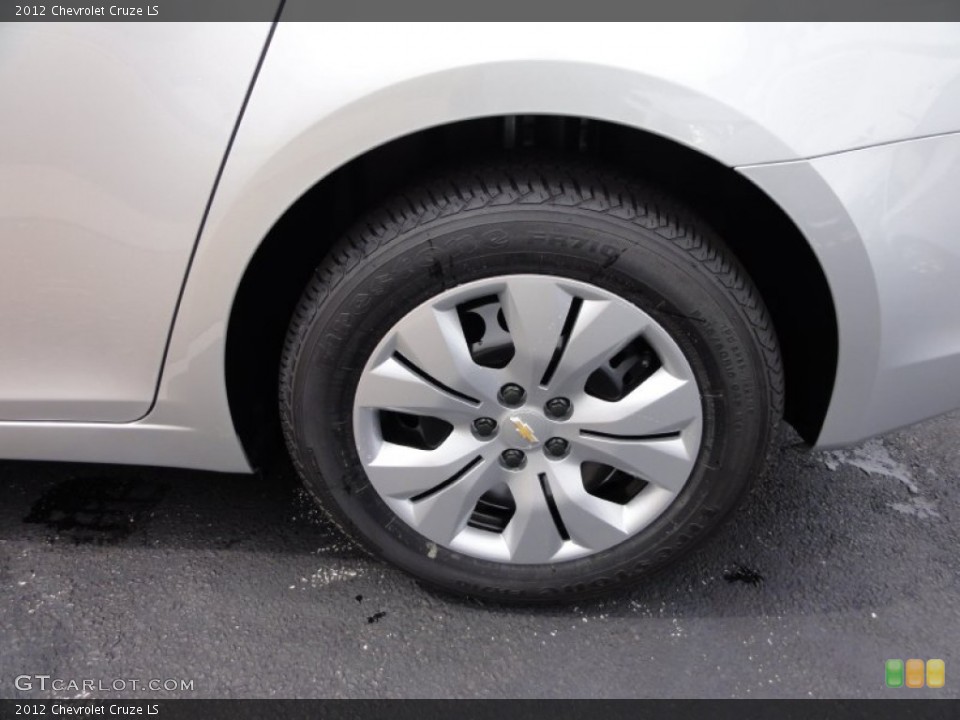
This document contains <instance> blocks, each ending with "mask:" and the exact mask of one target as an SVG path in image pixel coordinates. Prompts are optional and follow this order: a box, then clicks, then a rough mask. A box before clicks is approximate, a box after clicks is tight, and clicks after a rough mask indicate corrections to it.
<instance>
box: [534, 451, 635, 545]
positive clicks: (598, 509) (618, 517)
mask: <svg viewBox="0 0 960 720" xmlns="http://www.w3.org/2000/svg"><path fill="white" fill-rule="evenodd" d="M547 480H548V481H549V483H550V489H551V490H552V491H553V498H554V501H555V502H556V504H557V511H558V512H559V514H560V517H561V518H562V519H563V524H564V526H565V527H566V529H567V532H568V533H569V534H570V539H571V540H573V541H574V542H575V543H577V544H578V545H581V546H583V547H585V548H590V549H592V550H600V549H603V548H606V547H609V546H611V545H614V544H616V543H619V542H622V541H623V540H625V539H626V538H627V537H628V536H629V533H628V532H627V530H626V528H625V526H624V508H623V506H622V505H618V504H617V503H613V502H610V501H608V500H603V499H601V498H598V497H594V496H593V495H590V494H589V493H588V492H587V491H586V490H585V489H584V487H583V476H582V475H581V474H580V466H579V464H575V463H573V462H560V463H550V464H549V469H548V471H547Z"/></svg>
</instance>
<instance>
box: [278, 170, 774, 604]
mask: <svg viewBox="0 0 960 720" xmlns="http://www.w3.org/2000/svg"><path fill="white" fill-rule="evenodd" d="M512 273H539V274H552V275H561V276H566V277H569V278H572V279H576V280H582V281H586V282H590V283H593V284H595V285H599V286H600V287H602V288H605V289H607V290H609V291H611V292H614V293H616V294H618V295H620V296H621V297H624V298H626V299H627V300H629V301H631V302H633V303H635V304H636V305H637V306H639V307H640V308H641V309H643V310H644V311H645V312H647V313H648V314H650V315H651V316H653V317H654V318H655V319H656V320H657V321H658V322H659V323H661V325H662V326H663V327H664V328H666V329H667V331H668V332H669V333H670V335H671V336H672V337H673V339H674V340H675V341H676V342H677V344H678V345H679V346H680V347H681V348H682V350H683V351H684V353H685V355H686V356H687V360H688V362H689V363H690V365H691V367H692V368H693V370H694V373H695V375H696V377H697V380H698V384H699V386H700V388H701V400H702V405H703V434H702V444H701V449H700V454H699V456H698V459H697V462H696V464H695V467H694V470H693V471H692V474H691V476H690V479H689V480H688V482H687V484H686V486H685V487H684V489H683V491H682V492H681V493H680V495H679V496H678V497H677V498H676V500H675V501H674V502H673V504H672V505H671V506H670V507H669V508H668V509H667V510H666V511H665V512H664V513H663V514H662V515H661V516H660V517H659V518H658V519H657V520H656V521H655V522H653V523H652V524H651V525H650V526H648V527H647V528H645V529H644V530H642V531H641V532H639V533H638V534H636V535H634V536H633V537H631V538H630V539H628V540H626V541H624V542H622V543H620V544H619V545H616V546H614V547H612V548H609V549H608V550H605V551H602V552H600V553H597V554H595V555H590V556H587V557H584V558H580V559H576V560H569V561H566V562H560V563H554V564H542V565H517V564H509V563H497V562H492V561H487V560H480V559H476V558H472V557H469V556H465V555H463V554H460V553H457V552H453V551H451V550H448V549H446V548H444V547H437V546H436V545H434V544H433V543H430V542H428V541H427V539H426V538H424V537H423V536H422V535H420V534H419V533H417V532H415V531H414V530H413V529H412V528H411V527H409V526H408V525H407V524H406V523H404V522H402V521H401V520H400V519H399V518H398V517H397V516H395V515H394V514H393V512H392V511H391V510H390V509H389V508H388V507H387V505H386V504H385V503H384V502H383V501H382V500H381V498H380V496H379V495H378V494H377V492H376V491H374V489H373V488H372V486H371V485H370V483H369V481H368V480H367V478H366V475H365V473H364V471H363V469H362V466H361V462H360V460H359V458H358V456H357V450H356V446H355V443H354V438H353V428H352V421H351V416H352V407H353V399H354V393H355V390H356V386H357V382H358V379H359V376H360V373H361V370H362V368H363V367H364V364H365V362H366V361H367V359H368V357H369V356H370V353H371V352H372V350H373V348H374V347H375V346H376V345H377V343H378V342H379V341H380V339H381V338H382V337H383V335H384V334H385V333H386V332H387V331H388V330H389V328H391V327H392V326H393V325H394V324H395V323H396V322H397V321H398V320H399V319H400V318H401V317H403V316H404V315H405V314H406V313H407V312H409V311H410V310H411V309H413V308H414V307H416V306H418V305H419V304H420V303H422V302H424V301H426V300H427V299H429V298H430V297H432V296H434V295H436V294H438V293H440V292H442V291H444V290H445V289H447V288H449V287H452V286H455V285H459V284H462V283H465V282H469V281H472V280H477V279H480V278H484V277H490V276H494V275H506V274H512ZM280 385H281V393H280V398H281V401H280V404H281V417H282V420H283V428H284V433H285V436H286V440H287V444H288V446H289V449H290V452H291V454H292V456H293V460H294V463H295V465H296V467H297V468H298V470H299V472H300V474H301V475H302V477H303V480H304V482H305V484H306V487H307V488H308V489H309V491H310V492H311V493H312V494H313V495H314V497H315V498H316V499H317V501H318V502H319V503H320V505H321V506H322V507H323V508H324V509H325V510H326V511H327V513H328V514H329V515H330V517H331V518H332V519H333V521H334V522H336V524H337V525H338V526H339V527H340V528H341V529H343V531H344V532H345V533H346V534H347V535H349V536H350V537H352V538H354V539H355V540H357V541H358V542H359V543H360V544H361V545H362V546H363V547H365V548H367V549H368V550H369V551H371V552H372V553H374V554H375V555H378V556H380V557H383V558H385V559H386V560H388V561H390V562H392V563H394V564H396V565H397V566H399V567H400V568H402V569H403V570H405V571H407V572H409V573H411V574H413V575H414V576H416V577H417V578H419V579H420V580H422V581H424V582H426V583H427V584H429V585H432V586H436V587H439V588H442V589H445V590H448V591H452V592H455V593H461V594H466V595H471V596H474V597H480V598H486V599H497V600H507V601H516V602H555V601H557V600H562V599H571V600H572V599H582V598H584V597H586V596H593V595H597V594H599V593H601V592H605V591H607V590H610V589H612V588H615V587H620V586H623V585H626V584H629V583H631V582H634V581H636V580H638V579H640V578H642V577H644V576H646V575H649V574H650V573H651V572H653V571H655V570H658V569H660V568H662V567H663V566H665V565H667V564H668V563H670V562H672V561H673V560H675V559H676V558H677V557H678V556H680V555H681V554H682V553H683V552H685V551H686V550H688V549H689V548H691V547H692V546H693V545H695V544H696V543H697V542H698V541H700V540H702V539H703V538H704V537H705V536H706V535H707V534H708V533H709V532H710V531H711V530H712V529H713V528H715V527H716V526H717V524H718V523H719V522H720V520H721V519H722V518H724V516H726V515H727V514H728V513H729V511H730V510H731V509H732V508H733V507H734V506H735V505H736V504H737V502H738V500H739V499H740V498H741V497H742V496H743V495H744V493H745V491H746V490H747V489H748V488H749V487H750V485H751V481H752V480H754V479H755V478H757V477H758V476H759V475H760V474H761V473H762V471H763V469H764V466H765V464H766V463H767V461H768V459H769V457H770V456H771V454H772V449H773V443H774V440H775V437H776V429H777V426H778V423H779V420H780V417H781V412H782V403H783V379H782V370H781V363H780V355H779V350H778V346H777V340H776V336H775V333H774V331H773V327H772V325H771V322H770V319H769V316H768V314H767V312H766V309H765V308H764V306H763V302H762V301H761V299H760V296H759V294H758V293H757V290H756V288H755V287H754V286H753V284H752V283H751V281H750V279H749V278H748V277H747V275H746V273H745V272H744V271H743V269H742V268H741V267H740V265H739V264H738V262H737V261H736V259H735V258H734V257H733V255H732V254H731V253H730V251H729V250H728V249H727V248H726V247H725V246H724V244H723V243H722V241H721V240H720V239H719V238H717V237H716V236H715V235H714V234H713V233H712V232H711V230H710V229H709V228H708V227H707V226H706V225H705V224H704V223H703V222H701V221H700V220H699V219H698V218H697V217H696V215H695V214H694V213H693V212H692V211H690V210H689V209H686V208H684V207H683V206H682V205H681V204H679V203H677V202H675V201H672V200H667V199H665V198H664V197H663V196H661V195H660V194H659V193H657V192H656V191H653V190H651V189H650V188H647V187H645V186H643V185H642V184H638V183H636V182H632V181H631V180H629V179H626V178H624V177H622V176H620V175H617V174H615V173H612V172H607V171H602V170H596V169H593V168H590V167H580V166H567V165H554V164H545V163H532V164H512V163H505V164H504V165H503V166H501V167H493V168H484V169H480V170H476V171H471V172H460V173H456V174H451V175H449V176H447V177H444V178H441V179H438V180H436V181H434V182H430V183H427V184H424V185H422V186H420V187H417V188H414V189H411V190H410V191H408V192H406V193H404V194H402V195H401V196H400V197H397V198H396V199H394V200H393V201H392V202H389V203H388V204H386V205H385V206H384V207H383V208H381V209H379V210H377V211H376V212H373V213H372V214H370V215H369V216H368V217H366V218H365V219H364V220H363V221H361V222H360V223H359V224H358V225H357V226H356V227H355V228H354V229H353V231H352V232H350V233H349V234H348V235H347V236H346V237H345V238H343V239H342V240H341V241H340V242H339V243H338V244H337V245H336V247H335V248H334V249H333V250H332V252H331V253H330V254H329V256H328V258H327V259H326V260H325V262H324V263H323V264H322V265H321V266H320V268H318V270H317V273H316V275H315V277H314V279H313V280H312V281H311V282H310V284H309V286H308V287H307V288H306V290H305V292H304V295H303V297H302V299H301V301H300V303H299V306H298V307H297V310H296V313H295V314H294V317H293V320H292V323H291V326H290V331H289V335H288V337H287V341H286V345H285V350H284V354H283V361H282V368H281V378H280Z"/></svg>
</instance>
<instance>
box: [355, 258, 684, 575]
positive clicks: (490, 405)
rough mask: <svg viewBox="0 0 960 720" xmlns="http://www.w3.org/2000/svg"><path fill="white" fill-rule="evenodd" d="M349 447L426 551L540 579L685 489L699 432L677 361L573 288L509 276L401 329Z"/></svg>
mask: <svg viewBox="0 0 960 720" xmlns="http://www.w3.org/2000/svg"><path fill="white" fill-rule="evenodd" d="M353 417H354V420H353V424H354V434H355V437H356V442H357V450H358V452H359V456H360V459H361V462H362V463H363V468H364V470H365V471H366V473H367V477H368V478H369V479H370V482H371V484H372V485H373V487H374V489H375V490H376V491H377V493H379V495H380V497H381V498H382V499H383V500H384V502H386V503H387V505H388V506H389V507H390V508H391V509H392V510H393V511H394V512H395V513H396V514H397V515H398V516H399V517H400V518H401V519H402V520H403V521H404V522H406V523H407V524H408V525H410V526H411V527H412V528H414V529H415V530H416V531H417V532H419V533H420V534H422V535H423V536H425V537H426V538H428V539H429V540H431V541H433V542H435V543H437V544H438V545H442V546H444V547H447V548H450V549H452V550H455V551H457V552H461V553H464V554H466V555H471V556H474V557H478V558H482V559H486V560H494V561H498V562H510V563H548V562H557V561H560V560H568V559H573V558H577V557H583V556H586V555H591V554H593V553H597V552H600V551H602V550H605V549H607V548H610V547H612V546H614V545H617V544H618V543H621V542H623V541H624V540H626V539H627V538H629V537H631V536H632V535H634V534H636V533H638V532H640V531H641V530H642V529H643V528H644V527H646V526H647V525H649V524H650V523H651V522H653V521H654V520H655V519H656V518H657V517H659V516H660V515H661V514H662V513H663V512H664V511H665V510H666V509H667V507H668V506H669V505H670V503H671V502H672V501H673V500H674V499H675V498H676V497H677V495H678V494H679V493H680V491H681V490H682V489H683V487H684V485H685V484H686V482H687V480H688V478H689V476H690V473H691V471H692V469H693V466H694V463H695V461H696V458H697V452H698V450H699V447H700V437H701V428H702V410H701V404H700V393H699V390H698V387H697V383H696V379H695V378H694V375H693V371H692V369H691V368H690V365H689V363H688V362H687V360H686V358H685V357H684V355H683V353H682V351H681V350H680V348H679V347H678V346H677V344H676V343H675V342H674V341H673V339H672V338H671V337H670V336H669V335H668V334H667V332H666V331H665V330H664V329H663V328H662V327H661V326H660V325H659V324H658V323H657V322H656V321H655V320H653V318H651V317H650V316H649V315H647V314H646V313H645V312H643V311H642V310H640V309H639V308H638V307H636V306H635V305H633V304H631V303H629V302H627V301H626V300H624V299H622V298H620V297H618V296H616V295H614V294H612V293H610V292H608V291H606V290H603V289H601V288H598V287H596V286H594V285H589V284H586V283H582V282H577V281H574V280H567V279H565V278H559V277H552V276H544V275H508V276H502V277H496V278H489V279H485V280H480V281H477V282H472V283H468V284H466V285H461V286H459V287H456V288H454V289H452V290H449V291H447V292H444V293H442V294H441V295H438V296H436V297H434V298H432V299H431V300H429V301H428V302H425V303H424V304H422V305H420V306H419V307H417V308H416V309H414V310H413V311H411V312H410V313H408V314H407V315H406V316H405V317H404V318H403V319H402V320H400V322H398V323H397V324H396V325H395V326H394V327H393V328H392V329H391V330H390V331H389V332H388V333H387V335H386V336H385V337H384V338H383V340H382V341H381V342H380V343H379V345H378V346H377V348H376V349H375V350H374V352H373V354H372V355H371V357H370V359H369V361H368V362H367V364H366V366H365V368H364V370H363V373H362V375H361V378H360V382H359V385H358V388H357V394H356V398H355V401H354V416H353Z"/></svg>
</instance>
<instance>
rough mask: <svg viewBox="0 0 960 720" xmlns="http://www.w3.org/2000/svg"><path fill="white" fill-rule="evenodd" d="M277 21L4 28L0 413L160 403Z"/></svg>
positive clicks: (62, 415)
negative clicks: (183, 295)
mask: <svg viewBox="0 0 960 720" xmlns="http://www.w3.org/2000/svg"><path fill="white" fill-rule="evenodd" d="M268 29H269V24H268V23H260V24H242V23H240V24H224V25H216V24H214V25H189V24H180V23H132V24H129V25H113V24H110V23H107V24H103V25H101V24H96V23H50V24H35V25H30V24H19V23H16V24H15V23H10V24H6V25H5V26H3V27H2V28H0V98H2V100H0V104H2V110H0V238H2V242H0V419H4V420H87V421H100V422H105V421H124V420H135V419H137V418H140V417H142V416H143V415H144V414H145V413H146V412H147V410H148V409H149V407H150V405H151V404H152V403H153V396H154V392H155V390H156V385H157V379H158V377H159V373H160V363H161V358H162V355H163V348H164V345H165V343H166V340H167V333H168V330H169V328H170V323H171V321H172V319H173V312H174V305H175V303H176V299H177V296H178V295H179V292H180V286H181V283H182V281H183V277H184V273H185V272H186V268H187V261H188V259H189V257H190V253H191V251H192V249H193V245H194V242H195V240H196V236H197V231H198V229H199V226H200V220H201V218H202V216H203V211H204V208H205V207H206V205H207V201H208V198H209V195H210V191H211V188H212V187H213V182H214V178H215V177H216V173H217V170H218V168H219V166H220V163H221V161H222V159H223V154H224V150H225V149H226V146H227V141H228V139H229V137H230V134H231V132H232V130H233V128H234V125H235V123H236V119H237V114H238V112H239V110H240V105H241V102H242V100H243V97H244V94H245V93H246V91H247V88H248V86H249V83H250V78H251V75H252V73H253V69H254V67H255V64H256V62H257V59H258V58H259V55H260V51H261V49H262V47H263V43H264V40H265V38H266V33H267V30H268Z"/></svg>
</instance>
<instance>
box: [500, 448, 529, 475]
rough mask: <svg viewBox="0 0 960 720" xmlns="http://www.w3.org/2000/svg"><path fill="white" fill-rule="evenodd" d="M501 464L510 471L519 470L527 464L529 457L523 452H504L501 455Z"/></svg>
mask: <svg viewBox="0 0 960 720" xmlns="http://www.w3.org/2000/svg"><path fill="white" fill-rule="evenodd" d="M500 462H501V464H502V465H503V466H504V467H505V468H507V469H508V470H518V469H520V468H522V467H523V466H524V464H525V463H526V462H527V456H526V455H524V454H523V451H522V450H514V449H512V448H511V449H510V450H504V451H503V452H502V453H500Z"/></svg>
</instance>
